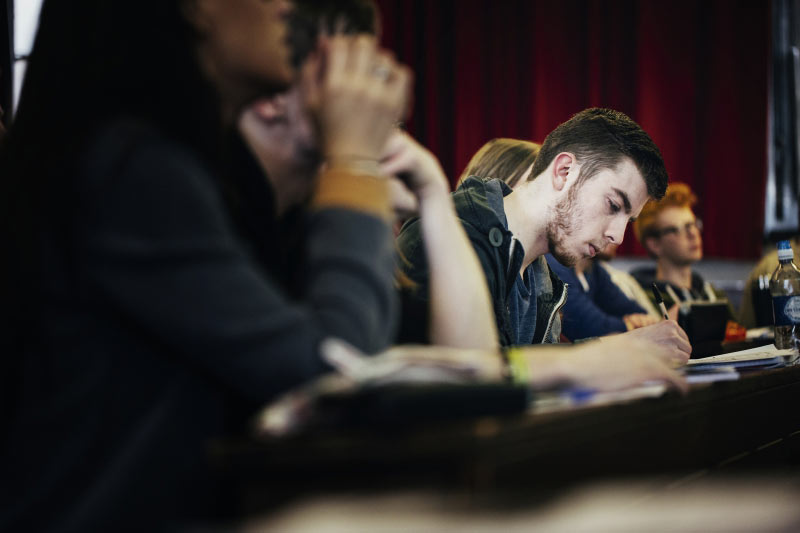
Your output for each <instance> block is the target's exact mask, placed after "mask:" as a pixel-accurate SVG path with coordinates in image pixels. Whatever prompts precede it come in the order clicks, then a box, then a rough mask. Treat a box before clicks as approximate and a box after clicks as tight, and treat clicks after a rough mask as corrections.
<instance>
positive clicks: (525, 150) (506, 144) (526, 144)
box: [457, 138, 542, 187]
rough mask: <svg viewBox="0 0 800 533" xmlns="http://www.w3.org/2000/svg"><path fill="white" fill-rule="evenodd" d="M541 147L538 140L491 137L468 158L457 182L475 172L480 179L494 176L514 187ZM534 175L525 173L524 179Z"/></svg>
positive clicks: (474, 174)
mask: <svg viewBox="0 0 800 533" xmlns="http://www.w3.org/2000/svg"><path fill="white" fill-rule="evenodd" d="M541 147H542V145H541V144H537V143H534V142H530V141H523V140H520V139H507V138H497V139H492V140H491V141H489V142H487V143H486V144H484V145H483V146H481V148H480V150H478V151H477V152H475V155H473V156H472V159H470V160H469V163H468V164H467V168H465V169H464V172H462V173H461V177H460V178H458V184H457V186H458V185H461V182H463V181H464V180H465V179H467V178H468V177H469V176H477V177H479V178H481V179H484V180H488V179H490V178H497V179H500V180H503V181H504V182H506V183H507V184H508V186H509V187H514V186H515V185H516V184H517V183H519V180H520V179H521V178H522V175H523V174H525V171H526V170H528V168H530V166H531V165H533V162H534V161H535V160H536V156H537V155H539V149H540V148H541ZM534 177H535V176H529V177H528V179H529V180H530V179H533V178H534Z"/></svg>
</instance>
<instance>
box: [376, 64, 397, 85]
mask: <svg viewBox="0 0 800 533" xmlns="http://www.w3.org/2000/svg"><path fill="white" fill-rule="evenodd" d="M391 73H392V71H391V69H390V68H389V67H387V66H386V65H377V66H375V67H374V68H373V69H372V75H373V76H375V77H376V78H378V79H380V80H381V81H386V80H388V79H389V76H390V75H391Z"/></svg>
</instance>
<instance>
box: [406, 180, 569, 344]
mask: <svg viewBox="0 0 800 533" xmlns="http://www.w3.org/2000/svg"><path fill="white" fill-rule="evenodd" d="M499 183H500V186H501V190H502V194H503V196H505V195H507V194H509V193H510V192H511V189H510V188H509V187H508V186H507V185H506V184H505V183H502V182H499ZM487 194H491V192H490V191H489V190H488V189H487V183H486V182H484V181H483V180H481V179H480V178H477V177H470V178H467V179H466V180H465V181H464V182H463V183H462V184H461V186H460V187H459V188H458V190H457V191H455V192H454V193H453V195H452V196H453V202H454V203H455V206H456V213H457V215H458V217H459V219H460V220H461V223H462V225H463V226H464V229H465V231H466V233H467V236H468V237H469V239H470V241H471V242H472V246H473V247H474V249H475V252H476V253H477V255H478V259H479V261H480V263H481V267H483V272H484V274H485V275H486V281H487V283H488V285H489V291H490V293H491V296H492V305H493V307H494V313H495V318H496V320H497V330H498V333H499V335H500V344H501V345H503V346H508V345H510V344H512V342H513V341H512V339H514V337H515V335H514V332H513V331H512V326H511V318H510V313H509V307H508V300H509V297H510V296H511V292H512V290H513V287H514V281H515V280H516V277H517V276H518V275H519V271H520V269H521V268H522V261H523V257H524V251H523V249H522V246H520V244H519V242H518V241H517V239H516V238H515V237H514V236H513V235H512V233H511V232H510V231H509V230H507V229H506V228H505V225H504V224H503V221H502V220H501V219H500V218H499V216H498V215H497V213H495V211H494V210H493V209H492V208H491V206H490V205H489V201H488V198H487ZM398 246H399V248H400V253H401V255H402V257H403V260H402V261H401V264H400V268H401V269H402V270H403V272H404V273H405V274H406V275H407V276H408V277H409V278H410V279H411V280H413V281H414V282H415V283H416V284H417V294H418V296H419V297H420V298H423V299H427V298H428V269H427V260H426V258H425V249H424V245H423V242H422V238H421V227H420V223H419V219H418V218H414V219H411V220H409V221H408V222H406V224H405V225H404V226H403V229H402V231H401V233H400V236H399V237H398ZM528 268H529V269H530V271H529V275H530V276H533V280H534V282H535V286H536V306H537V307H536V330H535V332H534V335H533V343H534V344H539V343H557V342H558V340H559V337H560V336H561V319H560V317H559V315H558V312H559V310H560V309H561V307H563V305H564V304H565V303H566V301H567V290H566V284H565V283H563V282H562V281H561V280H560V279H558V276H556V275H555V274H554V273H553V272H552V271H551V270H550V268H549V267H548V265H547V261H546V260H545V258H544V256H541V257H538V258H536V260H535V261H534V262H533V263H532V264H531V265H530V266H529V267H528Z"/></svg>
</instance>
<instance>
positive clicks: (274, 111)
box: [253, 94, 286, 123]
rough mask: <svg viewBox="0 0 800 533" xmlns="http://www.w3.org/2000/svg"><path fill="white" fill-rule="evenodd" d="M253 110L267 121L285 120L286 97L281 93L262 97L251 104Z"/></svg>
mask: <svg viewBox="0 0 800 533" xmlns="http://www.w3.org/2000/svg"><path fill="white" fill-rule="evenodd" d="M253 112H254V113H255V114H256V115H257V116H258V117H259V118H260V119H261V120H263V121H265V122H267V123H276V122H281V121H284V120H286V97H285V96H284V95H282V94H279V95H277V96H273V97H271V98H264V99H262V100H259V101H257V102H256V103H254V104H253Z"/></svg>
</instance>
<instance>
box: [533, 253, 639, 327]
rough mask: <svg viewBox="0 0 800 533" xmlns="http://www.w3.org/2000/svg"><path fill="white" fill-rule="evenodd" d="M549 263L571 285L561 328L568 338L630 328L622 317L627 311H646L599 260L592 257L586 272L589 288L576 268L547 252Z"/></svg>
mask: <svg viewBox="0 0 800 533" xmlns="http://www.w3.org/2000/svg"><path fill="white" fill-rule="evenodd" d="M547 263H548V264H549V265H550V268H552V269H553V271H554V272H555V273H556V274H558V277H559V278H561V280H562V281H564V282H565V283H566V284H567V285H568V286H569V289H568V292H569V297H568V298H567V303H566V305H565V306H564V316H563V318H562V320H561V331H562V332H563V333H564V335H565V336H566V337H567V338H568V339H570V340H573V341H575V340H580V339H585V338H588V337H599V336H602V335H608V334H609V333H618V332H622V331H627V329H628V328H627V326H626V325H625V322H624V321H623V319H622V318H623V317H624V316H625V315H630V314H633V313H646V311H645V310H644V309H642V308H641V306H639V304H637V303H636V302H634V301H633V300H631V299H629V298H628V297H627V296H625V294H624V293H623V292H622V291H621V290H620V289H619V287H617V285H616V284H615V283H614V282H613V281H612V280H611V276H609V275H608V272H607V271H606V269H604V268H603V267H602V266H601V265H600V264H599V263H598V262H597V261H592V264H591V267H589V268H588V269H587V270H586V271H585V272H584V273H583V276H584V278H585V279H586V283H587V285H588V287H589V289H588V290H586V289H584V287H583V285H582V284H581V282H580V280H579V279H578V276H577V275H576V274H575V269H574V268H568V267H565V266H564V265H562V264H561V263H559V262H558V261H556V258H555V257H553V256H552V255H550V254H547Z"/></svg>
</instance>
